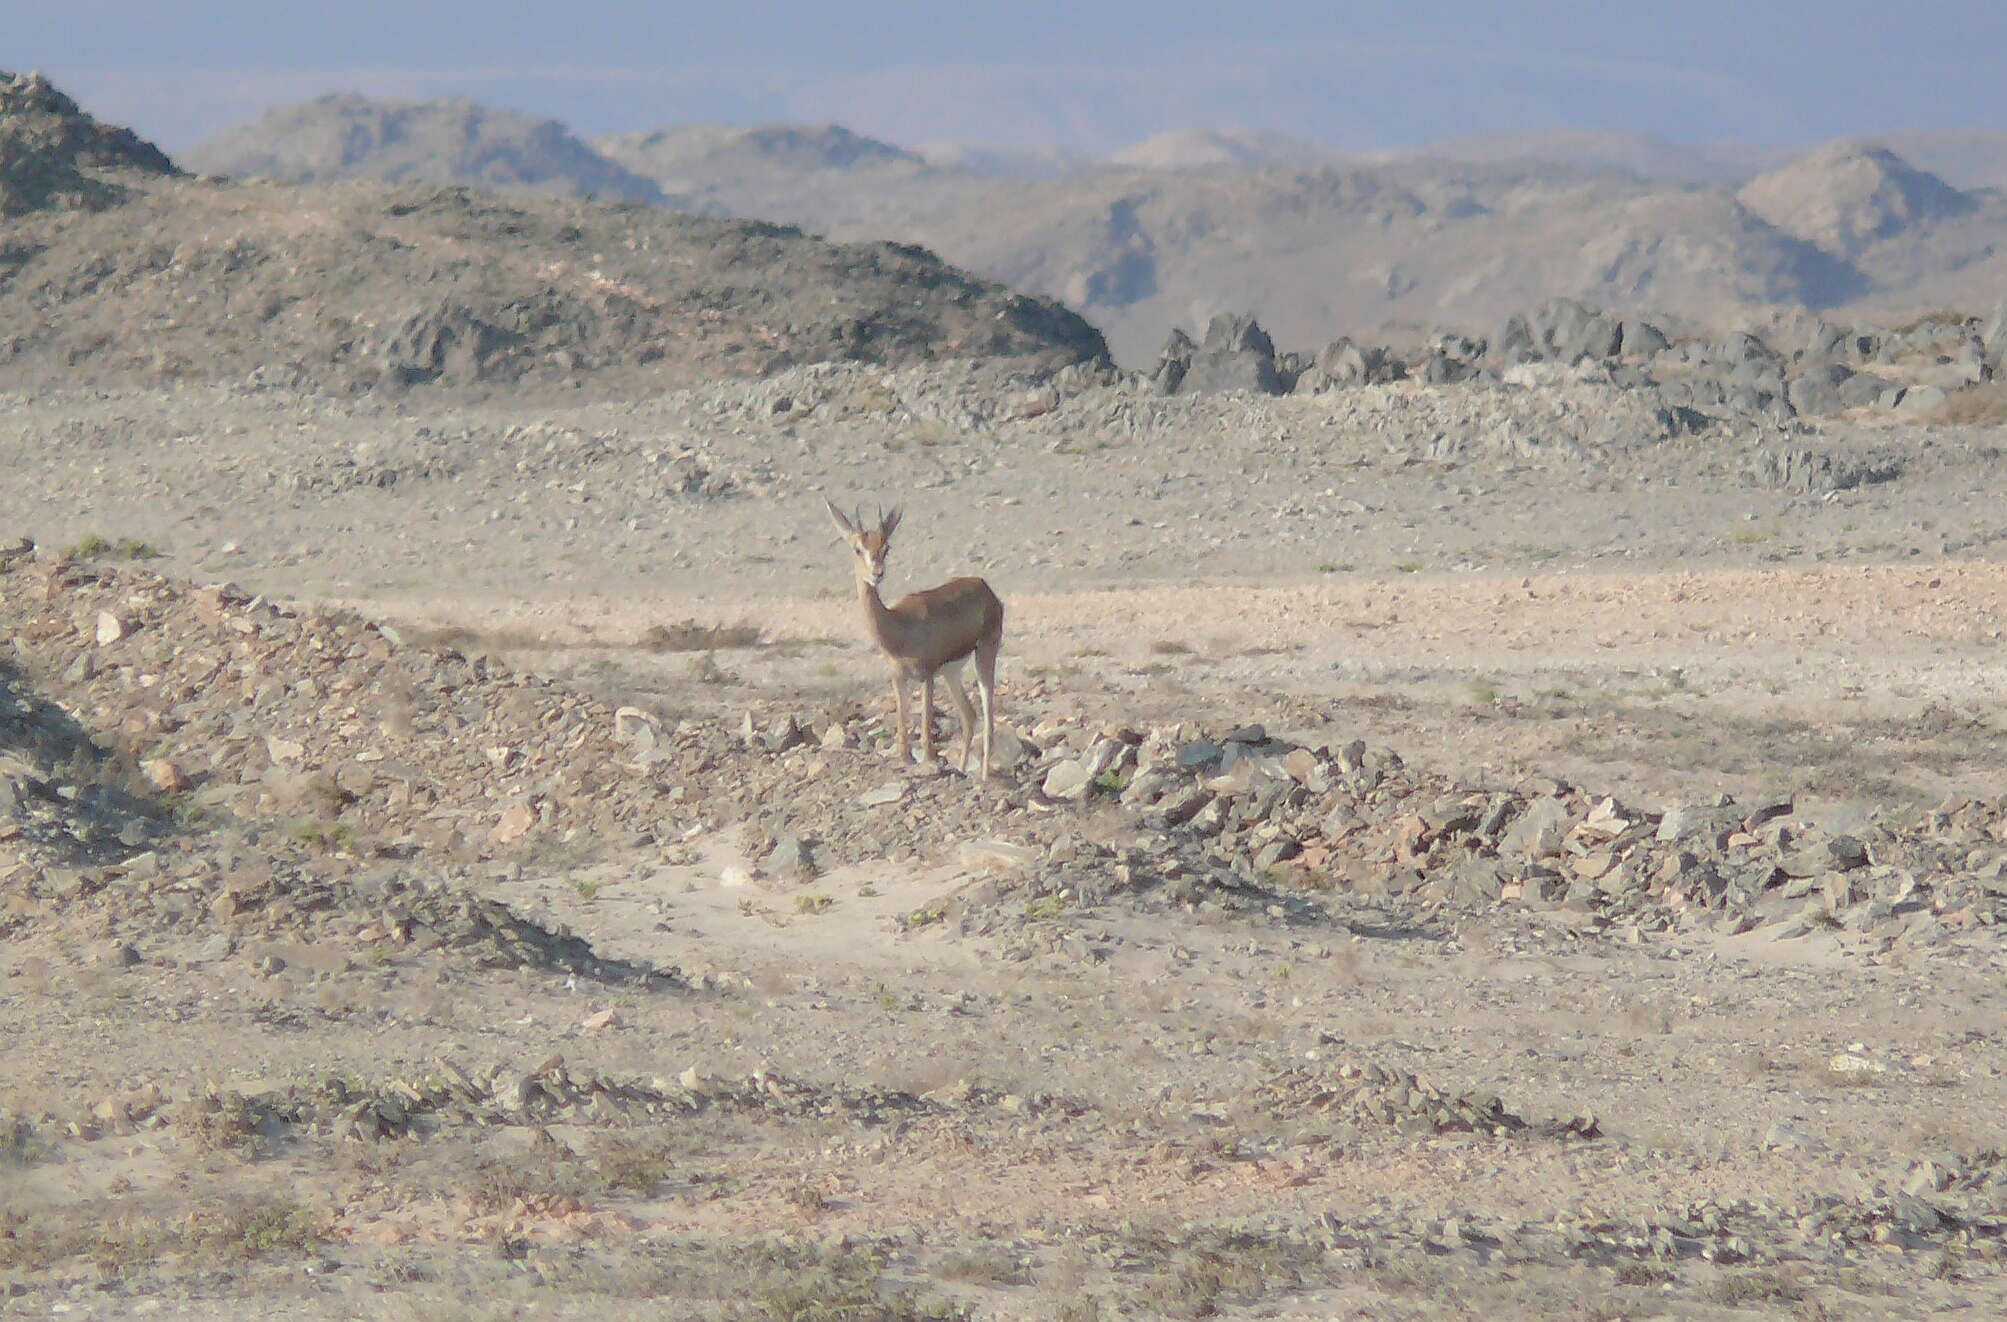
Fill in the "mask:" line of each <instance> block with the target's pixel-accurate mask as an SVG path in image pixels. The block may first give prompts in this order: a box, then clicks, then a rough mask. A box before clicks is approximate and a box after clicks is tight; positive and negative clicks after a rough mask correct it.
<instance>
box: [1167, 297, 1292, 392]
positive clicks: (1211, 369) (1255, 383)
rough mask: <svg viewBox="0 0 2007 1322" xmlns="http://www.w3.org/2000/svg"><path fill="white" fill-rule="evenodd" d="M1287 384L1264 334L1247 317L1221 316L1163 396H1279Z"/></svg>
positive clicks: (1224, 314)
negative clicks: (1235, 393)
mask: <svg viewBox="0 0 2007 1322" xmlns="http://www.w3.org/2000/svg"><path fill="white" fill-rule="evenodd" d="M1159 370H1160V371H1162V370H1163V369H1162V368H1160V369H1159ZM1290 384H1291V383H1289V382H1285V381H1284V380H1283V379H1282V375H1281V373H1280V372H1279V371H1278V370H1277V368H1276V362H1275V344H1274V342H1273V341H1271V340H1270V339H1269V337H1268V332H1267V331H1264V330H1263V329H1262V328H1261V327H1260V325H1259V324H1257V323H1256V322H1255V320H1254V318H1253V317H1251V316H1239V315H1233V314H1229V313H1221V314H1220V315H1219V316H1217V317H1214V318H1213V319H1212V321H1211V323H1210V324H1208V325H1207V327H1206V337H1205V340H1204V341H1203V342H1202V343H1200V344H1199V346H1198V347H1197V348H1195V349H1193V350H1192V351H1191V356H1190V358H1189V360H1188V361H1187V362H1186V364H1185V368H1184V370H1183V372H1181V373H1179V374H1178V384H1177V386H1176V387H1175V390H1174V391H1166V393H1176V394H1180V395H1211V394H1226V393H1230V392H1233V391H1253V392H1256V393H1259V394H1264V395H1279V394H1282V393H1283V392H1284V391H1285V390H1287V389H1288V386H1289V385H1290Z"/></svg>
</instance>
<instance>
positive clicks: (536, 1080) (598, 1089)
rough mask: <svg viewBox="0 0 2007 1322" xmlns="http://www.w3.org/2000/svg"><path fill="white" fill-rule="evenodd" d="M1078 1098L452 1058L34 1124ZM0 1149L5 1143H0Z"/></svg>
mask: <svg viewBox="0 0 2007 1322" xmlns="http://www.w3.org/2000/svg"><path fill="white" fill-rule="evenodd" d="M1087 1109H1088V1108H1087V1107H1086V1106H1085V1105H1084V1104H1083V1103H1081V1102H1078V1101H1075V1100H1072V1099H1068V1098H1062V1097H1057V1096H1054V1095H1052V1094H1049V1093H1033V1094H1027V1095H1023V1096H1020V1095H1017V1094H1011V1093H1001V1092H998V1091H996V1090H994V1089H989V1088H981V1087H974V1086H970V1085H966V1084H963V1085H957V1086H954V1087H950V1088H944V1089H939V1090H936V1091H934V1092H929V1093H925V1094H916V1093H911V1092H906V1091H903V1090H900V1089H893V1088H869V1087H857V1086H852V1085H848V1084H826V1083H818V1082H813V1081H810V1080H805V1079H798V1078H792V1077H790V1076H788V1075H785V1074H780V1073H777V1072H775V1071H772V1070H755V1071H754V1072H753V1073H751V1074H747V1075H741V1076H737V1077H732V1078H726V1077H721V1076H716V1075H710V1074H706V1073H704V1072H703V1071H701V1070H698V1069H696V1068H694V1067H692V1068H690V1069H686V1070H684V1071H683V1072H682V1074H680V1075H679V1076H677V1077H676V1078H673V1079H672V1078H660V1077H658V1078H653V1079H646V1080H643V1079H633V1078H616V1077H614V1076H611V1075H607V1074H602V1073H600V1072H599V1071H597V1070H593V1069H588V1068H582V1067H576V1066H568V1065H567V1064H566V1063H565V1059H564V1057H563V1056H552V1057H550V1058H549V1059H547V1060H545V1061H543V1062H542V1063H540V1064H538V1065H535V1066H533V1067H531V1068H529V1069H518V1068H512V1067H510V1066H509V1065H507V1064H506V1063H498V1064H496V1065H495V1066H493V1067H492V1068H490V1069H488V1070H485V1071H481V1072H478V1073H475V1072H469V1071H468V1070H466V1069H464V1068H462V1067H461V1066H460V1065H458V1064H456V1063H455V1062H453V1061H451V1060H447V1059H444V1058H441V1059H439V1060H436V1061H435V1062H433V1069H432V1071H431V1072H430V1073H427V1074H422V1075H413V1076H409V1077H403V1078H393V1079H387V1080H382V1081H369V1082H366V1081H363V1080H359V1079H354V1078H346V1077H341V1076H330V1077H328V1078H326V1079H324V1080H322V1081H320V1082H318V1083H312V1084H303V1085H296V1086H292V1087H286V1088H278V1089H273V1090H270V1091H267V1092H259V1093H248V1094H247V1093H240V1092H236V1091H234V1090H228V1089H216V1088H209V1089H205V1090H203V1091H199V1092H194V1093H191V1094H190V1095H188V1096H186V1097H184V1098H182V1099H181V1100H179V1101H178V1102H177V1101H176V1100H175V1099H174V1098H173V1097H172V1096H170V1095H169V1094H168V1093H166V1092H165V1091H163V1090H162V1089H161V1088H160V1087H159V1086H158V1085H156V1084H152V1083H147V1084H142V1085H140V1086H138V1087H136V1088H130V1089H126V1090H124V1091H121V1092H118V1093H114V1094H111V1095H108V1096H106V1097H104V1098H102V1099H100V1100H99V1101H98V1102H97V1103H95V1104H93V1106H92V1107H91V1109H90V1111H89V1112H88V1113H87V1114H83V1115H78V1116H72V1117H67V1118H66V1117H64V1116H62V1115H58V1114H54V1113H50V1114H47V1115H44V1116H41V1117H38V1119H39V1120H40V1121H41V1123H42V1124H43V1125H47V1126H50V1127H53V1128H60V1129H62V1130H63V1131H64V1132H65V1133H67V1134H68V1135H69V1136H70V1137H73V1138H77V1139H82V1140H84V1141H92V1140H96V1139H100V1138H105V1137H111V1136H115V1135H122V1134H132V1133H136V1132H138V1131H140V1130H145V1129H158V1128H163V1127H165V1126H168V1125H170V1124H172V1125H175V1126H176V1127H177V1128H178V1129H179V1130H180V1131H181V1132H184V1133H190V1134H195V1135H198V1136H199V1135H202V1134H212V1135H227V1134H236V1135H244V1136H248V1135H251V1134H265V1135H270V1134H276V1133H282V1132H285V1131H289V1130H298V1131H302V1132H309V1133H316V1134H321V1135H325V1136H330V1137H335V1138H350V1139H362V1140H368V1141H378V1140H384V1139H400V1138H405V1137H408V1136H413V1135H415V1134H429V1133H433V1132H436V1131H438V1130H440V1129H444V1128H450V1127H453V1126H469V1125H471V1126H491V1125H525V1126H527V1125H545V1124H553V1123H559V1122H562V1123H566V1124H575V1125H611V1126H616V1127H623V1126H626V1125H631V1124H634V1123H636V1122H639V1121H643V1120H646V1119H659V1118H671V1119H673V1118H681V1117H687V1116H695V1115H702V1114H727V1115H764V1116H772V1117H774V1118H777V1119H788V1120H806V1119H824V1120H829V1119H840V1120H847V1121H849V1122H851V1123H854V1124H856V1125H858V1126H860V1127H863V1128H867V1129H870V1128H877V1127H879V1126H881V1125H886V1124H891V1123H893V1122H895V1121H898V1120H905V1119H917V1118H922V1117H929V1116H932V1117H943V1116H953V1115H966V1114H971V1113H980V1112H997V1113H1003V1114H1010V1115H1023V1116H1041V1115H1047V1114H1051V1115H1056V1116H1070V1115H1081V1114H1084V1113H1085V1112H1086V1110H1087ZM35 1128H36V1126H35V1124H34V1122H33V1121H31V1120H30V1119H28V1118H26V1117H14V1116H11V1115H6V1114H4V1113H0V1139H4V1138H6V1137H7V1136H8V1135H9V1134H12V1133H14V1132H16V1131H18V1132H19V1134H20V1135H21V1139H20V1141H21V1142H22V1143H24V1144H25V1143H27V1142H29V1141H31V1140H32V1138H33V1134H34V1132H35ZM0 1151H4V1147H0Z"/></svg>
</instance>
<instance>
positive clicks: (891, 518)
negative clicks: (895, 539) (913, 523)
mask: <svg viewBox="0 0 2007 1322" xmlns="http://www.w3.org/2000/svg"><path fill="white" fill-rule="evenodd" d="M904 513H905V511H904V510H902V509H900V508H899V507H898V506H896V505H895V506H893V507H892V512H891V513H890V514H887V515H886V516H885V517H884V518H882V519H880V520H879V521H878V533H879V535H880V536H881V537H886V538H890V537H891V536H892V530H893V529H894V528H897V527H898V526H899V518H900V516H901V515H903V514H904Z"/></svg>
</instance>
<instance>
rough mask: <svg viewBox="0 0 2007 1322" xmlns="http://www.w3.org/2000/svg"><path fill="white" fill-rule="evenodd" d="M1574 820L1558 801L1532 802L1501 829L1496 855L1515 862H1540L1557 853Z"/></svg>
mask: <svg viewBox="0 0 2007 1322" xmlns="http://www.w3.org/2000/svg"><path fill="white" fill-rule="evenodd" d="M1573 824H1574V816H1573V814H1571V813H1570V812H1569V811H1568V805H1566V804H1564V803H1562V802H1561V800H1559V799H1535V800H1533V801H1532V802H1531V803H1528V804H1527V805H1526V811H1525V812H1523V813H1521V814H1520V815H1519V818H1518V819H1517V820H1516V821H1514V822H1513V823H1512V825H1511V826H1509V827H1507V828H1506V829H1505V834H1504V836H1502V837H1501V838H1500V839H1499V842H1498V852H1499V853H1501V854H1505V855H1509V856H1511V857H1515V858H1528V859H1531V858H1544V857H1546V856H1548V855H1551V854H1557V853H1559V852H1561V842H1562V840H1564V839H1565V838H1566V837H1567V834H1568V828H1569V827H1570V826H1571V825H1573Z"/></svg>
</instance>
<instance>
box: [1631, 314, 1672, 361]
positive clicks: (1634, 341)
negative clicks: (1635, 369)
mask: <svg viewBox="0 0 2007 1322" xmlns="http://www.w3.org/2000/svg"><path fill="white" fill-rule="evenodd" d="M1622 337H1623V354H1624V357H1626V358H1649V357H1651V356H1652V355H1653V354H1656V353H1660V352H1663V351H1664V350H1665V348H1666V347H1667V344H1668V341H1667V340H1666V334H1665V332H1664V331H1662V330H1660V329H1659V328H1658V327H1657V326H1654V325H1653V324H1652V323H1651V322H1649V321H1639V320H1636V319H1631V320H1627V321H1625V322H1624V324H1623V328H1622Z"/></svg>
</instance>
